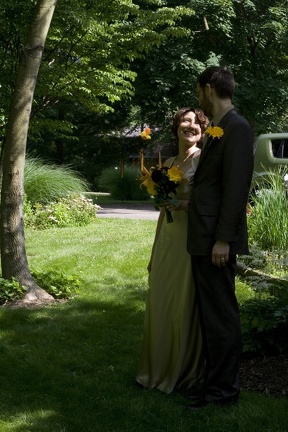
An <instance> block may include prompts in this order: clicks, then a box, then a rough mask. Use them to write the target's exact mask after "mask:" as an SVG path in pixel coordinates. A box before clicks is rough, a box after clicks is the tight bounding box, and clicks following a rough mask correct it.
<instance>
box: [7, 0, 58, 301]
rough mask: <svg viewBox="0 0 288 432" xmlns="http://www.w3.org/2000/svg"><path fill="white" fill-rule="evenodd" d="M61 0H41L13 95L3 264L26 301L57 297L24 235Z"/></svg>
mask: <svg viewBox="0 0 288 432" xmlns="http://www.w3.org/2000/svg"><path fill="white" fill-rule="evenodd" d="M56 3H57V0H38V2H37V5H36V7H35V12H34V16H33V19H32V22H31V26H30V31H29V33H28V37H27V41H26V43H25V45H24V47H23V48H22V49H21V52H20V57H19V65H18V70H17V76H16V82H15V89H14V92H13V96H12V101H11V106H10V112H9V118H8V125H7V134H6V142H5V150H4V155H3V177H2V189H1V222H0V234H1V266H2V277H3V278H5V279H12V278H15V279H17V280H18V281H19V282H20V283H21V284H22V285H25V286H27V288H28V292H27V294H26V296H25V298H24V302H28V303H30V302H32V303H39V302H47V301H52V300H53V297H52V296H50V295H49V294H48V293H46V291H44V290H43V289H42V288H40V287H39V286H38V285H37V283H36V282H35V281H34V279H33V278H32V276H31V273H30V270H29V266H28V260H27V255H26V249H25V236H24V219H23V217H24V215H23V198H24V166H25V155H26V143H27V135H28V128H29V120H30V113H31V107H32V102H33V96H34V91H35V87H36V82H37V76H38V71H39V67H40V63H41V58H42V53H43V50H44V45H45V41H46V37H47V33H48V30H49V27H50V24H51V20H52V17H53V13H54V10H55V7H56Z"/></svg>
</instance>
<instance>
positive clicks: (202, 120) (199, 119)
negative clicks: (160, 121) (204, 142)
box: [171, 107, 209, 141]
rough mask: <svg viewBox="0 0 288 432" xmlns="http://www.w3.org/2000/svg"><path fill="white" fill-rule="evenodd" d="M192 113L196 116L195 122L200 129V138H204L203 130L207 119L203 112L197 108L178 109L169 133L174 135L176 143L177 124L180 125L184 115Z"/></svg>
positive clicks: (207, 121)
mask: <svg viewBox="0 0 288 432" xmlns="http://www.w3.org/2000/svg"><path fill="white" fill-rule="evenodd" d="M191 111H192V112H194V113H195V114H196V119H197V122H198V123H199V125H200V127H201V131H202V138H203V136H204V132H205V129H206V127H207V125H208V123H209V119H208V118H207V117H206V116H205V115H204V113H203V111H202V110H201V109H199V108H188V107H187V108H180V109H179V110H178V111H176V113H175V115H174V118H173V121H172V126H171V131H172V133H173V135H175V137H176V139H177V141H178V135H177V132H178V127H179V124H180V123H181V121H182V119H183V117H184V116H185V114H186V113H187V112H191Z"/></svg>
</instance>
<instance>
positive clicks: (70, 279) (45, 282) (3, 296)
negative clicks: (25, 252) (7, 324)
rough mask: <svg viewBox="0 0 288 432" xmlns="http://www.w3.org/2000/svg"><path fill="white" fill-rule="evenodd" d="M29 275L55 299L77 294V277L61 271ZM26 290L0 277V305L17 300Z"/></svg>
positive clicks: (78, 282)
mask: <svg viewBox="0 0 288 432" xmlns="http://www.w3.org/2000/svg"><path fill="white" fill-rule="evenodd" d="M31 275H32V277H33V278H34V279H35V281H36V282H37V284H38V285H39V286H40V287H41V288H43V289H44V290H45V291H46V292H48V293H49V294H51V295H52V297H54V298H57V299H67V298H71V297H73V296H75V295H76V294H78V293H79V290H80V286H81V282H80V280H79V279H78V278H77V276H74V275H71V276H68V275H67V274H66V273H64V272H63V271H56V270H54V269H48V270H47V271H45V272H44V271H39V270H31ZM26 291H27V288H26V287H24V286H21V285H20V284H19V282H18V281H17V280H15V279H12V280H8V279H4V278H1V277H0V304H5V303H8V302H9V301H13V300H19V299H21V298H22V297H23V296H24V294H25V293H26Z"/></svg>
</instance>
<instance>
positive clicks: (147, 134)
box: [140, 127, 151, 140]
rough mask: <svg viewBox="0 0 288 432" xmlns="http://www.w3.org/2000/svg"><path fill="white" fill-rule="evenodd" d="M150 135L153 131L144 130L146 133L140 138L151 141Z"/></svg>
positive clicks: (142, 133)
mask: <svg viewBox="0 0 288 432" xmlns="http://www.w3.org/2000/svg"><path fill="white" fill-rule="evenodd" d="M150 133H151V129H150V128H148V127H147V128H145V129H144V131H142V132H141V134H140V136H141V138H142V139H144V140H147V139H151V136H150Z"/></svg>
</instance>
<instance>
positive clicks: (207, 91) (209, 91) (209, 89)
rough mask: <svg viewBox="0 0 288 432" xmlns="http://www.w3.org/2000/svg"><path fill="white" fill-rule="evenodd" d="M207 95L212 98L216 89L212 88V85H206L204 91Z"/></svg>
mask: <svg viewBox="0 0 288 432" xmlns="http://www.w3.org/2000/svg"><path fill="white" fill-rule="evenodd" d="M204 91H205V93H206V95H207V96H211V94H212V92H213V91H214V87H213V86H211V84H208V83H207V84H206V85H205V89H204Z"/></svg>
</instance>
